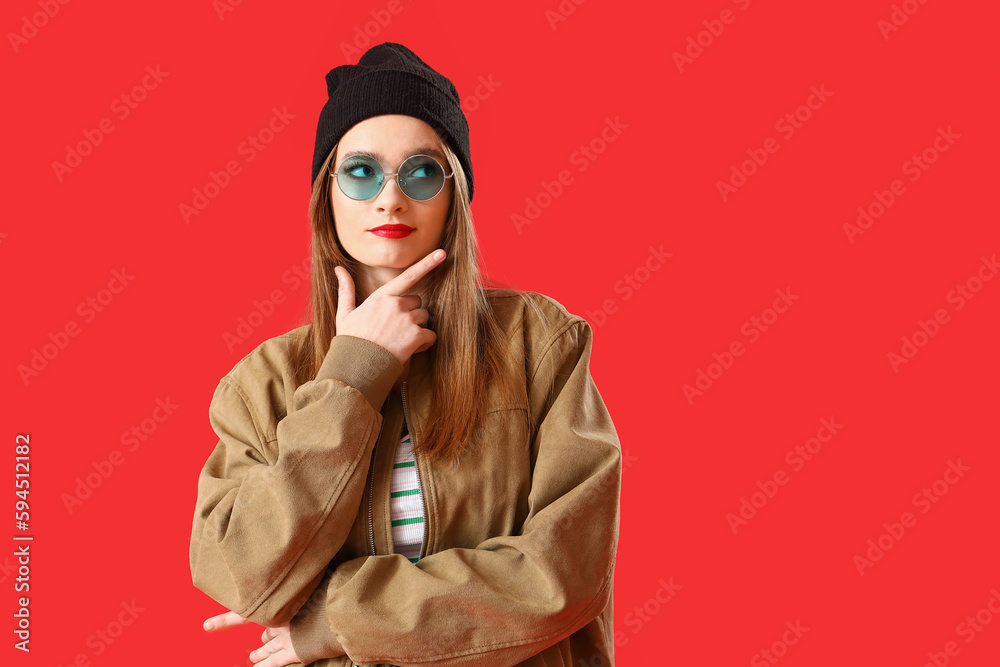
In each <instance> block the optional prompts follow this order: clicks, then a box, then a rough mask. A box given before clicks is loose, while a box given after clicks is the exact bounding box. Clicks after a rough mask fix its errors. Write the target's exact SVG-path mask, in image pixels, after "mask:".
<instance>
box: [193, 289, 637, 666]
mask: <svg viewBox="0 0 1000 667" xmlns="http://www.w3.org/2000/svg"><path fill="white" fill-rule="evenodd" d="M486 293H487V296H488V299H489V302H490V303H491V305H492V306H493V308H494V310H495V312H496V313H497V317H498V319H499V320H500V322H501V324H502V326H503V327H504V328H505V330H506V331H507V332H508V333H513V334H515V335H514V336H513V337H512V338H511V344H510V347H509V353H510V354H511V355H513V356H514V357H515V358H516V360H517V364H516V366H517V367H518V368H519V369H523V382H524V394H523V396H521V397H520V400H519V401H517V402H516V403H514V404H510V403H509V402H508V403H506V404H500V403H499V402H496V404H495V406H494V407H493V408H492V410H491V412H490V413H489V415H488V416H487V420H488V424H487V429H488V430H487V433H488V435H487V436H486V437H484V438H482V440H481V441H478V440H474V441H472V442H471V443H470V445H469V447H468V448H467V450H466V451H465V452H464V453H463V455H462V458H461V461H460V465H458V466H457V467H455V466H448V465H443V464H442V465H432V464H430V463H429V462H428V461H427V460H424V459H423V458H421V457H420V455H419V454H418V455H417V457H416V462H417V473H418V479H419V482H420V487H421V493H422V495H423V500H424V507H425V518H426V520H425V522H424V526H425V537H424V552H423V554H422V558H421V559H420V560H419V561H418V562H417V563H415V564H414V563H411V562H410V561H409V560H407V559H406V558H405V557H404V556H402V555H399V554H394V553H393V544H392V530H391V521H390V514H389V482H390V477H391V473H392V470H391V469H392V461H393V458H394V453H395V447H396V443H397V442H398V441H399V439H400V436H401V433H402V426H403V420H404V419H406V420H407V422H406V423H407V425H408V429H409V431H410V433H411V434H412V436H413V438H414V441H415V442H417V443H419V442H420V435H421V433H424V432H425V430H426V425H427V423H428V420H429V417H430V415H429V405H428V402H429V384H428V380H429V378H428V375H427V371H428V364H427V361H428V360H427V354H426V353H421V354H416V355H414V356H412V357H411V359H410V369H409V374H408V376H407V378H406V379H405V380H404V381H403V382H401V383H397V379H398V378H399V377H400V375H401V373H402V371H403V365H402V364H400V362H399V360H398V359H396V357H395V356H393V355H392V354H391V353H390V352H389V351H388V350H386V349H385V348H383V347H382V346H380V345H377V344H375V343H373V342H371V341H368V340H365V339H362V338H357V337H354V336H347V335H340V336H335V337H334V338H333V340H332V341H331V344H330V348H329V351H328V352H327V354H326V357H325V360H324V362H323V365H322V367H321V368H320V370H319V372H318V373H317V375H316V378H315V379H314V380H312V381H309V382H306V383H304V384H302V385H301V386H296V384H295V381H294V379H293V375H292V373H291V369H290V366H289V357H288V343H289V341H290V340H291V337H292V336H295V335H301V334H302V333H304V332H305V331H306V329H307V327H301V328H299V329H295V330H293V331H291V332H289V333H287V334H285V335H283V336H278V337H276V338H272V339H270V340H267V341H265V342H264V343H262V344H261V345H260V346H259V347H257V348H256V349H255V350H254V351H253V352H251V353H250V354H248V355H247V356H246V357H245V358H244V359H242V360H241V361H240V362H239V363H237V364H236V366H235V367H234V368H233V369H232V370H231V371H230V372H229V374H227V375H226V376H225V377H224V378H222V380H221V381H220V383H219V386H218V388H217V389H216V391H215V395H214V396H213V398H212V403H211V406H210V408H209V418H210V420H211V423H212V427H213V428H214V429H215V432H216V433H217V434H218V436H219V443H218V444H217V445H216V446H215V449H214V451H213V452H212V453H211V455H210V456H209V458H208V461H207V462H206V463H205V466H204V468H203V469H202V471H201V474H200V477H199V479H198V498H197V505H196V509H195V514H194V523H193V528H192V533H191V551H190V560H191V575H192V579H193V582H194V585H195V586H197V587H198V588H199V589H201V590H202V591H204V592H205V593H207V594H208V595H209V596H211V597H212V598H213V599H215V600H216V601H218V602H219V603H220V604H222V605H223V606H225V607H226V608H227V609H231V610H233V611H235V612H237V613H239V614H240V615H242V616H244V617H246V618H248V619H250V620H251V621H253V622H255V623H258V624H260V625H264V626H281V625H285V624H288V623H289V622H290V623H291V637H292V643H293V645H294V647H295V650H296V652H297V653H298V655H299V658H300V659H301V660H303V662H304V663H306V664H313V665H320V666H323V667H333V666H337V667H345V666H346V667H351V666H352V665H354V664H357V665H375V664H378V663H385V664H391V665H399V666H400V667H406V666H409V665H421V666H423V665H533V666H541V665H547V666H556V665H561V666H564V667H569V666H570V665H572V666H573V667H577V666H578V665H613V664H614V637H613V634H614V633H613V627H612V623H613V612H612V588H613V580H614V565H615V552H616V549H617V544H618V518H619V509H618V503H619V492H620V485H621V469H622V465H621V447H620V444H619V441H618V436H617V433H616V431H615V427H614V424H613V423H612V420H611V417H610V415H609V414H608V410H607V408H606V407H605V404H604V402H603V400H602V398H601V395H600V393H599V392H598V390H597V387H596V386H595V384H594V381H593V378H592V377H591V375H590V370H589V360H590V352H591V343H592V332H591V329H590V326H589V325H588V323H587V321H586V320H584V319H583V318H581V317H579V316H576V315H571V314H570V313H568V312H567V311H566V309H565V308H563V306H562V305H561V304H559V303H558V302H557V301H555V300H553V299H551V298H549V297H546V296H543V295H539V294H537V293H532V295H531V296H532V298H534V299H536V300H537V302H538V303H539V304H540V305H541V306H542V308H543V310H544V312H545V313H546V318H545V320H546V321H540V320H539V319H538V317H537V316H536V315H535V314H533V313H532V311H531V309H525V308H524V306H523V304H521V302H520V301H519V299H517V298H516V297H515V296H514V295H513V293H512V292H510V291H509V290H505V289H488V290H487V291H486ZM522 360H523V363H521V362H522ZM394 385H395V386H394ZM519 386H520V385H519ZM397 387H398V388H397ZM529 416H530V419H531V425H530V426H529V425H528V423H527V420H526V417H529ZM372 554H376V555H372ZM296 664H298V663H296Z"/></svg>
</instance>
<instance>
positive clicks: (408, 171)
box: [398, 155, 444, 201]
mask: <svg viewBox="0 0 1000 667" xmlns="http://www.w3.org/2000/svg"><path fill="white" fill-rule="evenodd" d="M398 178H399V189H400V190H402V191H403V193H404V194H405V195H406V196H407V197H409V198H410V199H416V200H417V201H424V200H427V199H431V198H432V197H434V196H435V195H437V193H439V192H441V188H443V187H444V171H443V170H442V169H441V165H440V164H438V162H437V160H435V159H434V158H432V157H429V156H427V155H414V156H413V157H410V158H407V159H406V160H405V161H403V164H401V165H400V166H399V176H398Z"/></svg>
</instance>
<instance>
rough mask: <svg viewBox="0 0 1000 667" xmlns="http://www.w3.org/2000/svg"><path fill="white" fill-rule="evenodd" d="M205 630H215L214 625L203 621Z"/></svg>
mask: <svg viewBox="0 0 1000 667" xmlns="http://www.w3.org/2000/svg"><path fill="white" fill-rule="evenodd" d="M205 629H206V630H214V629H215V623H213V622H212V621H205Z"/></svg>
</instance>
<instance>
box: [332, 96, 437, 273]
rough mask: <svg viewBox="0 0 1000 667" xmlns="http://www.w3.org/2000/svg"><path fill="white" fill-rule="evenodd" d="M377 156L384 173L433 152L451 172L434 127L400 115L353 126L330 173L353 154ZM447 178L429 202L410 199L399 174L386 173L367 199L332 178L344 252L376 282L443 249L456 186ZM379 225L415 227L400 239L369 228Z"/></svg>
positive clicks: (340, 144) (337, 229)
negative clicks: (348, 192)
mask: <svg viewBox="0 0 1000 667" xmlns="http://www.w3.org/2000/svg"><path fill="white" fill-rule="evenodd" d="M356 151H357V152H361V153H365V154H368V155H369V156H371V157H374V158H375V160H376V161H377V162H378V163H379V164H380V165H381V166H382V172H383V173H386V174H390V173H396V172H397V171H398V170H399V165H400V164H402V162H403V160H405V159H406V158H408V157H410V156H411V155H417V154H423V155H430V156H432V157H434V158H436V159H437V160H438V162H440V163H441V166H442V167H444V169H445V173H451V169H450V167H449V166H448V162H447V160H446V159H445V157H444V154H443V153H442V152H441V143H440V141H439V140H438V138H437V136H436V134H435V132H434V130H433V129H432V128H431V126H430V125H428V124H427V123H425V122H424V121H422V120H420V119H418V118H413V117H412V116H404V115H400V114H385V115H381V116H373V117H371V118H367V119H365V120H363V121H361V122H360V123H358V124H357V125H355V126H353V127H352V128H351V129H349V130H348V131H347V132H346V133H345V134H344V136H343V137H341V139H340V142H339V143H338V145H337V151H336V154H335V155H334V159H333V160H332V161H331V165H330V171H331V172H332V173H337V170H338V169H339V168H340V165H341V163H343V162H344V161H345V160H346V159H347V158H348V157H349V156H350V155H351V154H352V153H354V152H356ZM454 180H455V179H454V178H446V179H445V181H444V188H443V189H442V190H441V192H439V193H438V195H437V196H436V197H434V198H432V199H428V200H426V201H415V200H413V199H410V198H409V197H407V196H406V195H405V194H403V192H402V190H400V189H399V183H398V181H397V178H396V177H395V176H387V177H386V179H385V184H384V186H383V187H382V190H381V191H380V192H379V193H378V194H377V195H375V196H374V197H372V198H371V199H368V200H365V201H357V200H354V199H351V198H350V197H348V196H347V195H345V194H344V193H343V192H342V191H341V189H340V187H339V186H338V185H337V179H335V178H331V179H330V200H331V205H332V208H333V219H334V225H335V228H336V232H337V238H339V239H340V243H341V245H342V246H343V248H344V250H346V251H347V254H349V255H350V256H351V257H353V258H354V259H355V260H357V261H358V262H359V263H360V264H361V265H362V266H359V271H363V272H366V273H367V274H368V277H370V278H373V279H374V282H375V283H376V284H384V283H385V282H387V281H388V280H390V279H391V278H393V277H395V276H396V275H398V274H399V273H400V272H402V270H403V269H406V268H407V267H409V266H410V265H412V264H414V263H415V262H417V261H419V260H420V259H422V258H423V257H425V256H426V255H428V254H430V253H431V252H432V251H433V250H435V249H436V248H438V247H440V245H441V239H442V237H443V235H444V225H445V220H446V219H447V216H448V210H449V206H450V203H451V198H452V192H453V189H454V187H455V186H454ZM381 225H405V226H407V227H411V228H413V231H412V232H410V233H409V234H406V235H405V236H402V237H401V238H391V237H388V236H380V235H379V234H376V233H373V232H372V231H371V230H373V229H375V228H377V227H379V226H381Z"/></svg>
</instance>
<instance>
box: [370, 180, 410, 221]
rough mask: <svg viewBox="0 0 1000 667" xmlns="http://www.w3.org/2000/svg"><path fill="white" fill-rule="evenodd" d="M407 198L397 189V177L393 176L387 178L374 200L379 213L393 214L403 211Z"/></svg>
mask: <svg viewBox="0 0 1000 667" xmlns="http://www.w3.org/2000/svg"><path fill="white" fill-rule="evenodd" d="M408 201H409V198H408V197H407V196H406V195H405V194H403V191H402V190H400V189H399V177H398V176H397V175H395V174H393V175H392V176H387V177H386V179H385V184H384V185H383V186H382V191H381V192H379V193H378V197H377V198H376V199H375V205H376V207H377V208H378V210H379V211H387V212H395V211H401V210H405V209H406V206H407V202H408Z"/></svg>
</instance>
